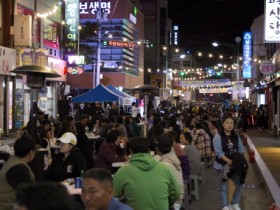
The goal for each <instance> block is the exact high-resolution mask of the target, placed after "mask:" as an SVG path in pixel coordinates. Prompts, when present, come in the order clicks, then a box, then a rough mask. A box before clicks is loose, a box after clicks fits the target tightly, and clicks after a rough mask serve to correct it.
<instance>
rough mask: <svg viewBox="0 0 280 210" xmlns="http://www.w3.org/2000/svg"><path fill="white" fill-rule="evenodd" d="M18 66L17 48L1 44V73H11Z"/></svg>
mask: <svg viewBox="0 0 280 210" xmlns="http://www.w3.org/2000/svg"><path fill="white" fill-rule="evenodd" d="M15 68H16V50H15V49H11V48H7V47H2V46H0V74H2V75H3V74H5V75H9V74H11V70H14V69H15Z"/></svg>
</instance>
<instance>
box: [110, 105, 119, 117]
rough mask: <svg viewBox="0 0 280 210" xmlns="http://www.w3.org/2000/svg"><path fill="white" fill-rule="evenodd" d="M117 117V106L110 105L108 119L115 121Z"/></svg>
mask: <svg viewBox="0 0 280 210" xmlns="http://www.w3.org/2000/svg"><path fill="white" fill-rule="evenodd" d="M117 116H119V110H118V106H117V104H112V106H111V109H109V116H108V118H109V119H115V118H116V117H117Z"/></svg>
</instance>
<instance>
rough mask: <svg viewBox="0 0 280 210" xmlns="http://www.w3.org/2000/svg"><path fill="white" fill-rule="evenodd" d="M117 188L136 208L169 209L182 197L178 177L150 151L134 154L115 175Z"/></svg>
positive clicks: (141, 209)
mask: <svg viewBox="0 0 280 210" xmlns="http://www.w3.org/2000/svg"><path fill="white" fill-rule="evenodd" d="M114 192H115V196H116V197H118V198H123V197H124V198H125V199H126V203H127V204H128V205H129V206H131V207H132V208H133V209H134V210H143V209H145V210H159V209H160V210H168V209H169V207H170V206H173V204H174V203H175V201H176V200H177V199H178V198H179V197H180V188H179V185H178V183H177V180H176V178H175V177H174V175H173V174H172V172H171V171H170V170H169V168H168V167H167V166H166V165H164V164H163V163H159V162H158V161H156V160H155V159H154V157H153V156H151V155H150V154H148V153H137V154H134V155H132V156H131V159H130V161H129V164H127V165H125V166H123V167H121V168H120V169H119V170H118V171H117V173H116V174H115V175H114Z"/></svg>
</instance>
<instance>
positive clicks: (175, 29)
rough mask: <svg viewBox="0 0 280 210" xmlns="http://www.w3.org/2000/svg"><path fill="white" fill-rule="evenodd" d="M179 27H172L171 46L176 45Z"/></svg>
mask: <svg viewBox="0 0 280 210" xmlns="http://www.w3.org/2000/svg"><path fill="white" fill-rule="evenodd" d="M178 32H179V26H178V25H174V26H173V44H174V45H176V46H177V45H178V35H179V33H178Z"/></svg>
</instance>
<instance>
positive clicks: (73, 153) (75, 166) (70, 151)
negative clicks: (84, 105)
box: [47, 132, 87, 182]
mask: <svg viewBox="0 0 280 210" xmlns="http://www.w3.org/2000/svg"><path fill="white" fill-rule="evenodd" d="M58 141H59V150H60V153H59V154H57V155H55V156H54V157H53V161H52V163H51V165H50V167H49V169H48V173H47V177H48V179H49V180H52V181H58V182H61V181H64V180H66V179H68V178H75V177H80V176H81V174H82V172H83V171H85V170H86V169H87V164H86V160H85V159H84V157H83V155H82V154H81V152H80V150H79V149H78V148H77V147H76V144H77V137H76V135H75V134H73V133H71V132H66V133H64V134H63V135H62V136H61V137H60V138H59V139H58Z"/></svg>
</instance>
